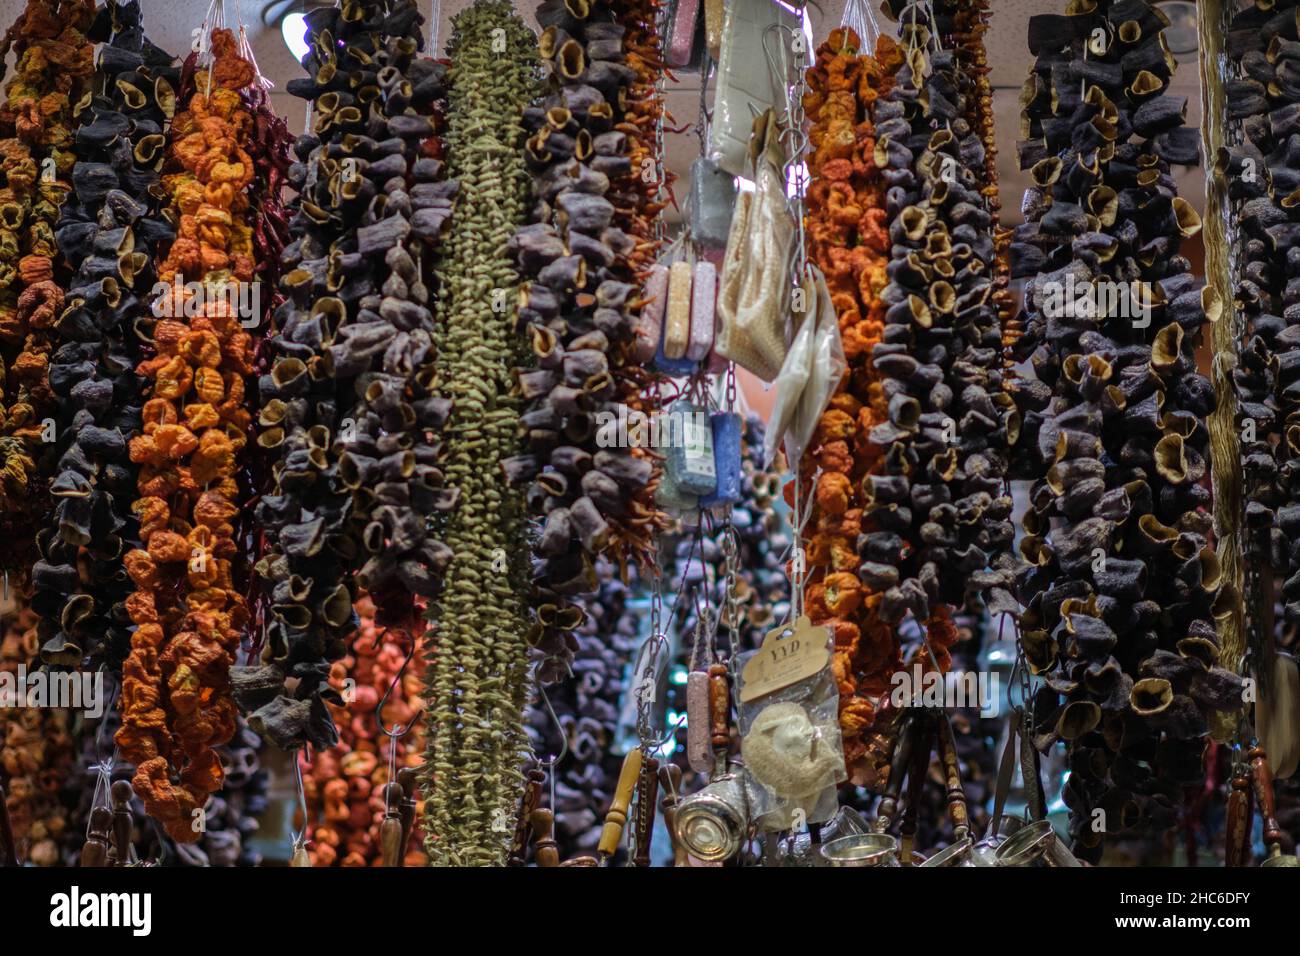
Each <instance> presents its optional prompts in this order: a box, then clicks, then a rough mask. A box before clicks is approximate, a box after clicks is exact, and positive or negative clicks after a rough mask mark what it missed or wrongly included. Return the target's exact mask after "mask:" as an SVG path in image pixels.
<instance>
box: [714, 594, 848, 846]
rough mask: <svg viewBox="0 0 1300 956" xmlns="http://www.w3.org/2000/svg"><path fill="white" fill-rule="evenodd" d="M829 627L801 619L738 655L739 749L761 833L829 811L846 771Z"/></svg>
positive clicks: (819, 818)
mask: <svg viewBox="0 0 1300 956" xmlns="http://www.w3.org/2000/svg"><path fill="white" fill-rule="evenodd" d="M832 646H833V638H832V636H831V631H830V628H827V627H821V626H815V625H814V624H813V623H812V622H811V621H810V620H809V619H808V618H807V617H801V618H799V619H798V620H797V621H795V622H794V623H793V624H787V625H785V626H783V627H778V628H775V629H774V630H771V631H769V632H768V633H767V636H766V637H765V638H764V639H763V645H762V646H761V647H760V648H759V649H758V650H756V651H751V652H750V653H748V654H743V655H741V657H740V664H741V668H740V681H739V682H738V687H737V697H738V701H739V703H738V708H737V709H738V712H739V717H740V720H739V723H740V752H741V756H742V757H743V758H744V761H745V773H746V776H747V777H748V778H749V780H750V782H751V783H752V784H753V791H754V795H755V800H754V802H753V803H752V805H751V807H752V818H753V819H757V820H758V821H759V826H760V827H761V828H762V829H764V830H789V829H802V828H803V827H804V826H806V825H807V824H811V823H823V822H825V821H826V820H829V819H830V818H831V817H832V816H833V815H834V814H835V809H836V806H837V805H838V799H837V797H836V785H837V784H839V783H840V782H841V781H843V780H844V779H845V778H846V777H847V776H848V774H847V773H846V771H845V768H844V751H843V748H842V743H841V739H840V722H839V691H838V689H837V688H836V685H835V675H834V672H833V671H832V669H831V649H832Z"/></svg>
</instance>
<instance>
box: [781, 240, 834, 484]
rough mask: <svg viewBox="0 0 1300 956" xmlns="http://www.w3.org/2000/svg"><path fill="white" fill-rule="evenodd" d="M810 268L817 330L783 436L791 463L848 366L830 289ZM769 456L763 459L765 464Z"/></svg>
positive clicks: (800, 455) (797, 456) (795, 459)
mask: <svg viewBox="0 0 1300 956" xmlns="http://www.w3.org/2000/svg"><path fill="white" fill-rule="evenodd" d="M810 268H812V270H813V273H814V279H813V284H814V288H815V291H816V298H817V306H816V313H817V315H816V318H817V328H816V332H815V333H814V334H813V348H812V356H811V362H810V364H809V368H808V380H807V382H806V383H805V384H804V387H803V392H802V394H801V395H800V396H799V403H798V405H797V406H796V407H795V411H794V415H793V416H792V418H791V419H790V424H789V426H788V427H787V429H786V433H785V454H786V458H787V459H788V460H790V461H794V462H797V461H799V460H800V459H801V458H802V457H803V453H804V450H805V449H806V448H807V447H808V442H810V441H811V440H812V436H813V432H815V431H816V430H817V422H818V421H820V420H821V417H822V412H824V411H826V406H827V405H828V404H830V400H831V396H832V395H834V394H835V389H837V388H838V387H839V384H840V380H841V379H842V378H844V373H845V372H846V371H847V370H848V367H849V365H848V360H847V359H846V358H845V357H844V342H843V340H842V339H841V338H840V323H839V318H838V317H837V316H836V314H835V304H834V303H833V302H832V301H831V293H830V289H828V288H827V287H826V277H825V276H824V275H822V273H821V272H820V271H819V270H817V268H816V267H815V266H812V267H810ZM772 457H773V456H769V457H768V459H767V460H768V463H769V464H770V463H771V461H772Z"/></svg>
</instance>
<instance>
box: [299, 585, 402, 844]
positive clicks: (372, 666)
mask: <svg viewBox="0 0 1300 956" xmlns="http://www.w3.org/2000/svg"><path fill="white" fill-rule="evenodd" d="M357 610H358V611H359V612H360V614H361V630H360V632H359V633H358V635H357V638H356V640H355V641H353V643H352V648H351V650H350V651H349V653H348V655H347V656H346V657H344V658H342V659H341V660H337V661H335V662H334V665H333V667H332V668H331V672H330V684H331V685H332V686H333V687H334V688H335V690H337V691H339V693H340V695H341V696H342V697H343V699H344V700H345V701H346V702H347V703H346V704H345V705H335V706H331V710H332V712H333V714H334V719H335V721H336V723H337V725H338V728H339V742H338V743H337V744H335V745H334V746H333V747H330V748H329V749H328V750H322V751H320V752H318V753H315V754H313V755H312V759H311V761H310V762H307V761H306V760H305V759H302V758H300V759H302V774H303V787H304V789H305V793H306V798H307V819H308V821H309V822H308V840H309V847H310V849H309V850H308V852H309V854H310V855H311V862H312V866H378V865H379V864H380V862H381V861H382V853H381V845H380V838H379V828H380V826H381V825H382V823H383V820H384V815H385V813H386V811H387V809H388V808H387V807H386V806H385V805H384V786H385V785H386V784H388V782H389V746H390V745H389V738H387V737H385V736H383V735H382V734H381V733H380V728H379V725H378V723H377V719H376V709H377V708H378V707H379V702H380V701H381V700H383V702H384V706H383V709H382V710H381V711H379V712H378V720H382V721H383V723H384V726H385V727H386V728H388V729H390V730H391V729H393V728H395V727H399V726H400V727H402V728H411V729H410V732H409V733H407V734H405V735H403V736H401V737H398V738H397V739H396V741H395V746H396V748H397V750H396V754H395V755H394V756H393V765H394V766H396V767H397V769H398V770H399V771H402V770H406V769H407V768H409V769H410V771H414V770H415V769H416V768H418V767H419V766H420V764H421V762H422V759H423V758H422V757H421V751H422V750H423V748H424V734H423V732H422V730H421V727H422V721H421V717H420V712H421V710H422V709H423V707H424V702H423V701H422V700H421V698H420V693H421V688H420V669H421V667H422V666H423V664H424V657H423V655H422V654H421V653H419V652H417V653H416V654H415V655H414V656H413V657H411V659H410V662H409V663H407V655H408V653H409V651H410V645H409V643H408V642H407V641H406V640H405V639H404V635H399V634H398V633H397V632H395V631H390V630H388V629H387V628H384V627H380V626H379V625H378V624H376V622H375V618H374V610H375V609H374V605H373V603H372V602H371V600H370V598H368V597H364V596H363V597H361V598H360V599H358V601H357ZM404 665H405V669H403V666H404ZM390 688H391V690H390ZM385 693H387V694H388V697H387V699H385V698H384V694H385ZM417 820H418V816H417ZM426 860H427V858H426V857H425V855H424V852H423V850H422V849H421V848H420V839H419V830H418V823H417V824H416V829H415V831H414V833H413V836H412V838H411V841H410V843H409V844H408V850H407V853H406V855H405V858H404V865H406V866H423V865H424V864H425V862H426Z"/></svg>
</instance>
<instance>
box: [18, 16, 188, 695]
mask: <svg viewBox="0 0 1300 956" xmlns="http://www.w3.org/2000/svg"><path fill="white" fill-rule="evenodd" d="M89 38H90V39H91V40H93V41H95V42H103V43H105V44H106V45H105V46H104V47H102V52H101V54H100V57H99V65H98V69H97V71H96V74H95V78H94V85H93V89H92V90H91V91H88V93H87V97H86V99H85V100H83V102H82V103H81V104H79V106H78V114H79V115H78V118H79V122H80V126H79V128H78V130H77V134H76V147H77V163H76V165H75V166H74V167H73V170H72V182H73V192H72V194H71V195H70V196H69V197H68V201H67V202H66V203H64V205H63V209H62V211H61V215H60V218H59V223H58V227H57V228H56V230H55V234H56V238H57V240H58V244H59V248H60V250H61V251H62V253H63V256H64V258H65V259H66V260H67V262H68V264H69V265H70V266H71V267H73V268H74V269H76V275H75V276H74V277H73V279H72V281H71V282H70V284H69V288H68V291H67V299H66V301H65V304H64V309H63V312H62V314H61V315H60V316H59V320H58V324H57V326H56V328H55V334H56V337H57V339H58V340H59V342H60V344H59V346H58V348H57V349H56V350H55V352H54V354H53V355H52V356H51V360H50V372H49V378H50V387H51V390H52V392H53V393H54V395H55V396H56V397H57V398H58V400H59V405H58V408H57V414H56V416H55V423H56V441H55V448H56V450H57V453H58V474H57V476H56V477H55V479H54V481H53V482H52V484H51V493H52V495H53V498H54V509H53V512H52V513H51V514H50V515H48V516H47V520H46V521H45V527H44V528H43V529H42V530H41V531H40V532H39V533H38V535H37V545H38V547H39V549H40V558H39V560H38V561H37V562H36V564H35V565H34V566H33V568H32V584H33V587H34V589H35V595H34V597H33V599H32V607H33V609H34V610H35V611H37V613H39V614H40V616H41V622H40V625H39V628H40V634H41V659H42V661H44V662H45V663H46V664H51V665H58V666H65V667H74V668H75V667H80V666H81V665H82V664H83V663H85V664H86V665H87V666H88V667H92V668H93V667H96V666H98V665H99V664H104V665H106V666H107V667H108V668H109V669H110V671H118V670H120V668H121V666H122V661H123V659H124V658H125V657H126V655H127V652H128V649H129V644H130V631H129V625H130V618H129V616H128V615H127V611H126V606H125V603H124V602H125V601H126V599H127V597H128V595H129V594H130V593H131V591H132V589H133V586H132V584H131V581H130V579H129V578H126V577H125V576H123V575H122V573H121V559H122V557H123V555H124V554H125V553H126V551H127V550H128V549H129V547H131V546H132V544H131V543H135V541H136V536H137V524H136V521H135V519H134V516H133V515H132V511H131V503H132V501H133V500H134V499H135V495H136V468H135V465H133V464H132V463H131V461H130V456H129V454H128V452H127V440H128V439H129V438H130V437H131V436H132V435H133V434H135V433H136V432H138V431H140V428H141V424H140V409H141V397H140V390H139V385H138V381H137V378H136V373H135V367H136V365H137V363H138V362H139V361H140V354H139V343H138V339H137V336H136V330H135V324H136V323H137V322H139V321H140V320H141V319H144V318H145V317H147V316H148V315H149V314H150V308H151V306H152V303H153V294H152V290H153V286H154V282H155V280H156V278H157V271H156V261H155V260H156V257H157V255H158V253H159V252H160V247H165V244H167V243H169V242H170V240H171V239H172V238H173V237H174V235H175V229H174V228H173V226H172V225H171V223H169V222H168V221H167V219H165V218H164V217H163V216H162V214H161V210H160V208H159V201H158V199H157V198H156V196H155V192H156V188H157V184H158V182H159V178H158V171H159V170H160V169H161V168H162V165H163V161H164V160H165V158H166V150H165V148H164V145H165V136H164V129H165V127H166V124H167V123H168V122H169V121H170V119H171V117H172V115H173V114H174V113H175V107H176V97H175V87H176V84H177V82H178V72H177V70H176V68H175V66H174V62H175V58H174V57H172V56H169V55H168V54H166V53H163V52H162V51H160V50H159V49H158V48H157V47H155V46H153V44H151V43H149V42H148V40H146V39H145V37H144V33H143V29H142V23H141V15H140V6H139V4H138V3H136V2H130V3H125V4H117V3H111V4H109V5H108V6H105V7H103V8H101V9H100V11H99V14H98V15H97V17H96V19H95V22H94V24H93V25H92V26H91V28H90V31H89ZM92 94H93V95H92ZM128 542H130V543H128Z"/></svg>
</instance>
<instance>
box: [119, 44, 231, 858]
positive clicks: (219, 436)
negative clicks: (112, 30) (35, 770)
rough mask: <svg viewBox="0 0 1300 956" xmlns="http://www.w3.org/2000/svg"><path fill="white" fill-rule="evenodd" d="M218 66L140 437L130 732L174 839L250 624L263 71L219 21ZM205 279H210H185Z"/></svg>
mask: <svg viewBox="0 0 1300 956" xmlns="http://www.w3.org/2000/svg"><path fill="white" fill-rule="evenodd" d="M211 55H212V63H211V65H210V66H206V65H205V66H199V65H198V64H197V63H196V60H197V56H196V55H192V56H191V57H190V58H189V60H188V61H187V63H186V67H185V71H184V74H183V77H182V88H183V89H185V88H192V89H193V93H192V95H191V96H190V97H189V99H188V104H187V105H188V108H187V109H186V110H185V111H184V112H179V113H177V115H176V117H175V118H174V119H173V121H172V126H171V165H170V167H169V171H168V172H166V173H165V175H164V177H163V185H164V187H165V188H166V189H167V190H168V191H169V193H170V195H171V201H172V205H171V207H170V215H171V216H173V217H175V220H176V222H177V235H176V239H175V241H174V242H173V243H172V244H171V247H170V249H169V251H168V254H167V257H166V259H165V260H164V261H163V262H162V263H160V265H159V266H158V275H159V278H160V280H161V281H162V282H164V283H168V284H169V285H171V289H170V290H169V291H168V292H167V293H165V294H164V295H163V296H162V297H161V299H160V300H159V301H158V302H157V303H155V314H161V315H163V316H164V317H163V318H159V319H158V321H157V322H156V323H155V324H154V326H153V330H152V339H151V343H150V344H151V345H152V348H153V351H154V356H153V357H152V358H149V359H146V360H145V361H144V362H142V363H141V364H140V366H139V372H140V374H141V375H142V376H144V377H145V378H146V379H147V382H146V384H145V395H146V401H145V404H144V408H143V413H142V415H143V432H142V433H141V434H139V435H136V436H135V437H133V438H132V439H131V442H130V455H131V460H132V461H133V462H135V463H137V464H139V466H140V474H139V479H138V491H139V496H138V497H137V499H136V501H135V503H134V505H133V506H132V507H133V510H134V511H135V514H136V517H137V518H138V519H139V521H140V537H141V540H142V542H143V544H144V547H143V548H139V549H134V550H132V551H130V552H128V553H127V555H126V558H125V564H126V568H127V572H128V573H129V574H130V576H131V580H132V582H133V583H134V584H135V587H136V590H135V592H134V593H133V594H131V595H130V597H128V598H127V601H126V606H127V610H128V612H129V613H130V615H131V620H132V623H134V624H135V625H136V630H135V632H134V633H133V634H132V637H131V652H130V655H129V656H128V657H127V659H126V662H125V664H124V667H123V684H122V701H121V704H122V729H121V730H119V731H118V733H117V738H116V739H117V743H118V746H119V747H120V749H121V753H122V756H123V757H124V758H125V759H126V760H128V761H130V762H131V763H134V764H135V766H136V773H135V777H134V778H133V780H132V784H133V786H134V787H135V790H136V792H137V793H138V794H139V795H140V797H141V799H142V800H143V801H144V803H145V808H146V810H147V812H148V813H149V814H150V815H151V816H153V817H154V818H155V819H157V820H158V821H159V822H160V823H161V824H162V825H163V827H164V829H165V830H166V832H167V834H168V836H170V837H171V838H172V839H174V840H176V841H177V842H179V843H192V842H194V841H196V840H197V839H198V838H199V836H200V832H201V828H200V827H196V826H194V823H195V819H194V814H195V813H196V811H199V810H201V809H202V807H203V806H204V804H205V803H206V802H207V798H208V795H209V794H211V793H213V792H215V791H216V790H218V789H220V787H221V780H222V768H221V760H220V757H219V755H218V753H217V751H216V749H215V748H216V747H219V746H220V745H222V744H224V743H226V742H227V741H228V740H230V739H231V737H232V736H233V735H234V733H235V726H236V725H235V721H236V716H237V712H236V708H235V703H234V700H233V698H232V697H231V690H230V667H231V665H232V664H233V663H234V661H235V658H236V655H237V653H238V651H239V644H240V638H241V634H242V631H243V628H244V627H245V625H246V624H247V623H248V608H247V602H246V601H245V598H244V595H243V594H242V593H240V591H239V590H238V589H237V587H236V584H235V582H234V580H233V577H232V573H233V572H232V567H233V559H235V558H236V557H237V556H238V553H239V551H238V548H237V547H236V544H235V540H234V528H233V525H232V524H231V521H232V519H233V518H234V517H235V516H236V515H237V514H238V513H239V501H240V493H239V488H238V483H237V481H236V471H237V469H238V463H237V456H238V455H239V454H240V451H241V449H242V448H243V447H244V445H245V444H246V432H247V430H248V428H249V425H250V415H249V412H248V409H247V408H246V407H245V400H244V398H245V396H244V389H245V377H246V376H248V375H250V374H251V373H252V371H253V364H252V362H253V342H252V337H251V336H250V335H249V333H248V332H247V331H245V330H244V328H243V326H242V323H241V320H240V316H239V314H238V311H237V309H236V308H235V303H236V302H238V301H239V300H240V298H239V297H240V293H239V291H238V290H239V285H240V284H241V283H249V282H252V281H253V279H254V262H253V245H252V227H251V222H250V215H249V210H250V205H249V199H248V196H247V194H246V190H247V188H248V187H249V185H250V184H251V183H252V182H253V178H254V166H253V162H252V159H251V157H250V156H249V155H248V152H247V150H246V145H247V143H248V140H249V136H250V131H251V127H252V125H253V121H252V117H251V115H250V113H249V111H248V110H247V108H246V107H245V105H244V103H243V100H242V98H241V95H240V90H241V89H242V88H244V87H246V86H248V84H250V83H251V82H252V81H253V79H254V69H253V67H252V65H251V64H250V63H249V62H248V61H247V60H245V59H244V58H243V57H241V56H240V55H239V53H238V50H237V47H236V41H235V37H234V35H233V34H232V33H231V32H230V31H229V30H214V31H213V34H212V52H211ZM182 280H183V281H184V282H186V283H197V282H201V286H199V287H194V286H190V285H182V284H181V282H182Z"/></svg>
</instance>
